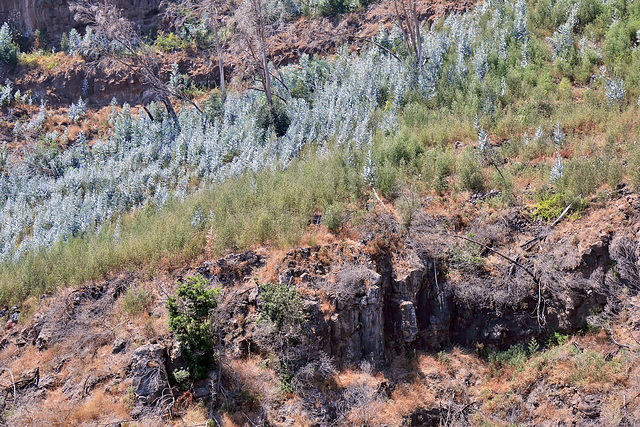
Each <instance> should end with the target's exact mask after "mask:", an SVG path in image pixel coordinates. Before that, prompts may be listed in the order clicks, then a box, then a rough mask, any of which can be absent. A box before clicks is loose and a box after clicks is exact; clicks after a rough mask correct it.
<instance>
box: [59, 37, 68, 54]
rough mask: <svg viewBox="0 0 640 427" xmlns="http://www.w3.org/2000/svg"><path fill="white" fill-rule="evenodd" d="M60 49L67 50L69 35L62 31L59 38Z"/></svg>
mask: <svg viewBox="0 0 640 427" xmlns="http://www.w3.org/2000/svg"><path fill="white" fill-rule="evenodd" d="M60 50H61V51H62V52H69V36H68V35H67V33H62V37H61V39H60Z"/></svg>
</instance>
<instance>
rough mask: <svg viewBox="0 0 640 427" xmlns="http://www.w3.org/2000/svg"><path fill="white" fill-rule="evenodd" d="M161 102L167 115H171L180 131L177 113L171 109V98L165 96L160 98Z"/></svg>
mask: <svg viewBox="0 0 640 427" xmlns="http://www.w3.org/2000/svg"><path fill="white" fill-rule="evenodd" d="M162 103H163V104H164V107H165V108H166V109H167V113H168V114H169V117H171V120H173V124H174V125H175V127H176V128H177V129H178V132H180V131H182V128H181V127H180V121H179V120H178V115H177V114H176V111H175V110H174V109H173V105H171V100H170V99H169V98H167V97H166V96H165V97H163V98H162Z"/></svg>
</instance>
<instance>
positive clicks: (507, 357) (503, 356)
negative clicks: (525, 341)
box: [489, 344, 527, 371]
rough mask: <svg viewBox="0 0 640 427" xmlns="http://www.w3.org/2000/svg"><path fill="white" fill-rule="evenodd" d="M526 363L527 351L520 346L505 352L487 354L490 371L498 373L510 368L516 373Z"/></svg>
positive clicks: (512, 347) (517, 345)
mask: <svg viewBox="0 0 640 427" xmlns="http://www.w3.org/2000/svg"><path fill="white" fill-rule="evenodd" d="M526 362H527V349H526V348H524V346H523V345H522V344H516V345H512V346H511V347H509V349H508V350H505V351H496V352H492V353H491V354H489V364H490V365H491V367H492V369H493V370H495V371H499V370H501V369H503V368H506V367H512V368H514V369H515V370H516V371H517V370H519V369H521V368H522V367H523V366H524V364H525V363H526Z"/></svg>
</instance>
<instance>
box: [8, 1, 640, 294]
mask: <svg viewBox="0 0 640 427" xmlns="http://www.w3.org/2000/svg"><path fill="white" fill-rule="evenodd" d="M639 30H640V5H639V4H638V3H636V2H626V1H623V0H618V1H609V2H605V3H603V2H601V1H599V0H579V1H573V0H558V1H554V0H549V1H547V0H542V1H530V2H525V1H523V0H519V1H516V2H510V1H492V2H484V3H483V4H482V5H479V6H478V7H477V8H476V9H474V10H473V11H470V12H468V13H466V14H463V15H450V16H449V17H447V18H446V19H442V20H440V21H438V22H435V23H433V24H432V25H431V28H430V29H428V31H427V30H425V32H424V33H423V40H422V45H423V51H424V53H425V57H427V58H428V59H427V61H426V62H424V63H423V64H417V63H416V61H415V58H413V57H412V56H411V55H410V54H409V52H406V50H405V49H404V46H405V45H404V44H403V43H402V39H401V37H402V35H401V32H400V31H399V30H398V28H397V27H396V26H394V27H393V28H391V29H390V30H389V31H387V30H384V29H382V30H381V31H380V34H379V35H378V37H377V39H376V41H377V43H379V44H380V45H382V46H384V47H385V48H387V49H389V50H391V51H393V52H394V53H395V54H396V55H397V57H398V58H400V59H401V60H398V58H396V57H394V56H392V55H390V54H389V53H388V52H387V51H385V50H383V49H380V48H378V47H372V48H371V49H369V50H367V51H365V52H364V53H362V54H361V55H360V56H356V55H354V54H349V53H347V51H346V50H344V51H341V52H340V53H339V54H337V55H335V56H333V57H330V58H326V59H324V58H309V57H305V56H303V58H302V59H301V61H300V64H299V65H296V66H290V67H286V68H284V69H282V70H281V73H282V76H283V79H284V80H283V81H284V82H285V83H286V87H285V86H284V85H282V84H280V83H275V87H274V90H275V92H276V93H277V94H278V96H280V97H281V98H282V99H283V100H284V101H283V102H282V103H281V106H280V108H281V110H282V111H283V114H284V115H285V116H286V119H287V123H286V126H284V127H282V126H280V127H279V124H278V123H274V122H273V120H271V121H270V120H266V119H265V117H264V107H263V106H264V103H265V101H264V99H263V95H262V94H261V93H259V92H257V91H248V92H242V93H241V92H232V93H231V94H230V95H229V96H228V97H227V98H226V99H225V100H221V99H220V96H219V94H218V93H217V92H212V95H211V99H210V101H209V102H208V103H207V105H206V106H205V109H204V110H205V112H206V114H205V115H204V116H203V115H200V114H199V113H196V112H195V111H193V110H190V109H189V108H186V107H185V108H184V109H183V110H182V111H181V112H180V130H178V129H177V128H176V127H175V125H174V124H173V123H172V121H171V120H169V118H168V117H167V116H166V114H165V113H164V112H163V111H162V109H161V108H159V107H157V106H154V105H152V106H151V107H150V111H151V116H152V117H153V119H152V118H151V117H149V115H147V114H146V113H145V112H143V111H142V110H141V111H140V112H139V113H136V112H135V111H133V110H132V109H131V108H130V107H128V106H124V107H123V108H119V107H115V106H114V107H113V112H112V114H111V117H110V126H112V133H111V136H110V137H109V138H108V139H106V140H104V141H93V144H88V143H87V142H86V141H85V140H84V138H83V137H82V136H81V137H79V138H78V140H77V141H71V142H68V141H66V139H65V138H66V135H58V134H57V133H56V134H51V133H46V132H45V130H44V126H45V122H46V117H47V108H46V106H45V105H44V104H43V105H42V107H41V112H40V114H38V115H36V116H35V117H34V118H31V119H25V120H22V121H20V122H19V123H17V124H16V125H15V127H14V129H18V131H17V132H18V137H19V138H21V137H23V136H24V135H26V136H29V135H31V136H32V138H31V139H30V140H29V141H32V142H30V143H28V144H26V148H25V149H24V152H23V153H16V152H10V151H8V150H6V149H5V151H4V153H3V156H2V157H1V160H2V162H1V163H0V170H1V171H2V175H1V177H0V200H1V201H2V202H1V204H0V208H1V209H2V210H1V212H0V214H1V215H2V217H3V218H4V219H3V223H2V226H1V227H0V258H2V260H3V263H2V266H1V267H0V303H8V302H10V301H11V302H19V301H21V300H24V299H25V298H26V297H28V296H30V295H38V294H41V293H43V292H49V291H52V290H54V289H56V288H57V287H60V286H62V285H73V284H77V283H80V282H82V281H85V280H88V279H92V278H98V277H102V276H104V275H105V274H108V273H109V272H112V271H114V270H118V269H128V268H137V267H140V266H148V267H149V271H150V272H153V270H154V269H155V268H165V267H167V266H171V265H174V264H175V263H178V262H183V261H186V260H190V259H193V258H194V257H196V256H198V255H199V254H202V253H203V252H204V251H205V250H207V251H209V252H210V254H211V255H214V254H221V253H223V252H224V251H227V250H235V249H242V248H247V247H250V246H252V245H254V244H257V243H263V244H273V245H278V246H291V245H295V244H297V243H298V242H300V239H301V237H302V235H303V233H304V230H305V229H306V228H307V226H308V225H309V224H310V223H311V222H312V221H313V218H314V215H316V214H318V213H319V212H322V211H325V212H331V213H332V215H331V216H333V217H334V218H333V219H334V221H333V222H332V224H331V225H330V228H331V229H332V230H334V231H337V230H339V229H340V225H341V221H342V219H343V218H345V217H346V215H343V213H345V212H346V211H351V212H353V211H358V210H360V209H363V207H364V206H365V203H366V201H367V199H368V198H369V191H370V188H371V187H373V188H375V189H377V190H378V192H379V193H381V194H382V195H383V196H384V197H386V198H387V199H389V200H396V199H397V201H398V203H397V209H398V211H399V212H400V214H401V215H402V216H403V218H406V219H407V221H409V222H410V221H411V217H412V212H413V211H414V210H415V209H417V207H416V206H418V204H417V203H415V200H416V199H419V198H420V197H421V196H424V195H426V194H433V195H434V196H437V197H444V198H448V197H449V196H450V195H451V194H453V193H457V192H460V191H469V192H471V193H478V192H486V191H488V190H491V189H495V190H498V191H499V192H500V198H499V199H497V201H496V203H499V204H513V203H518V204H531V205H537V206H538V210H535V209H534V211H533V215H534V217H536V218H537V219H540V220H543V221H548V220H552V219H553V218H554V217H555V216H556V215H557V214H558V212H561V211H562V210H564V208H565V206H568V205H571V206H572V209H573V210H574V211H575V210H579V209H584V207H585V206H586V205H587V203H588V200H590V199H591V198H593V197H598V198H600V199H606V198H607V197H609V195H610V194H611V192H612V191H613V190H615V188H616V186H617V185H618V184H620V183H621V182H623V181H626V182H628V183H630V184H632V185H634V186H637V185H638V184H640V148H637V144H636V138H637V126H638V121H637V116H638V109H639V106H638V103H639V101H638V100H639V95H640V85H639V83H638V78H637V77H638V72H639V71H638V70H640V50H639V49H638V47H637V44H638V42H640V35H639V34H640V33H639V32H638V31H639ZM74 37H75V36H74ZM72 53H74V52H72ZM74 54H75V53H74ZM9 91H11V89H9ZM78 104H80V102H79V103H78ZM74 107H75V108H74V112H75V111H76V110H77V109H78V108H77V107H78V106H77V105H75V104H74ZM76 116H77V117H76ZM83 117H84V116H83V114H74V119H73V120H74V121H81V120H84V118H83ZM63 139H65V144H69V145H70V148H67V149H66V150H62V149H61V148H59V147H60V144H61V141H62V140H63ZM33 141H36V142H33ZM89 145H91V146H89ZM527 186H528V187H529V188H530V190H529V191H528V192H523V191H522V189H523V188H525V187H527ZM407 194H410V195H412V196H411V197H408V198H407ZM412 200H413V201H414V202H412ZM336 212H338V213H340V214H339V215H335V213H336Z"/></svg>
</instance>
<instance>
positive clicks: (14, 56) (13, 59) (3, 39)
mask: <svg viewBox="0 0 640 427" xmlns="http://www.w3.org/2000/svg"><path fill="white" fill-rule="evenodd" d="M18 50H19V49H18V46H16V44H15V43H14V42H13V39H12V38H11V29H10V28H9V24H7V23H6V22H5V23H4V24H3V25H2V28H0V62H4V63H5V64H8V65H15V64H17V63H18Z"/></svg>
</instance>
